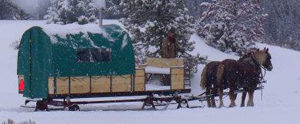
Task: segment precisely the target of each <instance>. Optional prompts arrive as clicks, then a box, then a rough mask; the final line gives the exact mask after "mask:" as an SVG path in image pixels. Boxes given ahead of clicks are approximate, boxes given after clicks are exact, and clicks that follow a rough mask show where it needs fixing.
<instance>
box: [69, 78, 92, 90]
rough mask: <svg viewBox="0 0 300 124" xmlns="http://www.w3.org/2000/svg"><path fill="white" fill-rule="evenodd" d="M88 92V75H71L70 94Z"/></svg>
mask: <svg viewBox="0 0 300 124" xmlns="http://www.w3.org/2000/svg"><path fill="white" fill-rule="evenodd" d="M89 92H90V77H89V76H85V77H71V94H81V93H89Z"/></svg>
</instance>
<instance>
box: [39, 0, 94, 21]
mask: <svg viewBox="0 0 300 124" xmlns="http://www.w3.org/2000/svg"><path fill="white" fill-rule="evenodd" d="M98 12H99V11H98V8H97V6H96V5H95V4H94V2H93V1H92V0H52V1H51V6H50V7H49V9H48V11H47V15H46V16H45V19H47V20H48V23H55V24H69V23H74V22H78V23H79V24H87V23H94V22H96V20H97V18H96V17H97V15H98Z"/></svg>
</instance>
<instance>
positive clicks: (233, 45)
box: [197, 0, 265, 54]
mask: <svg viewBox="0 0 300 124" xmlns="http://www.w3.org/2000/svg"><path fill="white" fill-rule="evenodd" d="M202 6H203V7H205V8H206V11H204V12H203V14H202V17H201V18H200V19H199V20H198V23H197V33H198V34H199V35H200V36H202V37H204V38H205V39H206V40H207V43H208V44H209V45H211V46H213V47H215V48H218V49H219V50H221V51H224V52H236V53H238V54H242V53H243V52H245V51H246V49H248V48H250V47H252V46H253V45H254V44H255V42H256V41H260V40H261V39H262V36H263V35H264V30H263V27H262V22H263V19H264V18H265V15H264V14H262V12H261V8H260V6H259V3H258V0H213V1H212V2H210V3H208V2H205V3H202Z"/></svg>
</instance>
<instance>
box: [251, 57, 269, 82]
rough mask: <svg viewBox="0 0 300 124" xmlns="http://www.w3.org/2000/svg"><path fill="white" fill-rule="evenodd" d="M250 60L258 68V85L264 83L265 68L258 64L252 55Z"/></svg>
mask: <svg viewBox="0 0 300 124" xmlns="http://www.w3.org/2000/svg"><path fill="white" fill-rule="evenodd" d="M250 57H251V60H252V62H253V63H254V64H255V66H257V68H259V83H265V82H266V81H265V80H264V77H265V76H266V70H267V69H266V68H265V67H264V66H262V65H261V64H259V62H258V61H257V60H256V59H255V58H254V56H253V53H252V54H251V56H250Z"/></svg>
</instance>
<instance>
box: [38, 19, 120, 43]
mask: <svg viewBox="0 0 300 124" xmlns="http://www.w3.org/2000/svg"><path fill="white" fill-rule="evenodd" d="M107 26H111V25H106V26H102V27H99V25H97V24H85V25H79V24H78V23H72V24H67V25H59V24H47V25H44V26H41V28H42V29H43V31H44V32H45V33H46V34H47V35H48V36H49V37H50V39H51V42H52V43H53V44H55V43H57V42H58V39H57V37H60V38H64V39H65V38H66V37H67V35H70V34H80V33H83V35H84V37H85V38H87V39H89V36H88V33H92V34H102V35H103V36H104V37H105V38H107V39H108V40H109V41H111V42H114V39H113V38H112V37H111V36H110V34H109V33H107V32H106V30H105V27H107ZM114 31H117V32H122V31H124V30H122V29H121V28H120V29H116V30H114Z"/></svg>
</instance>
